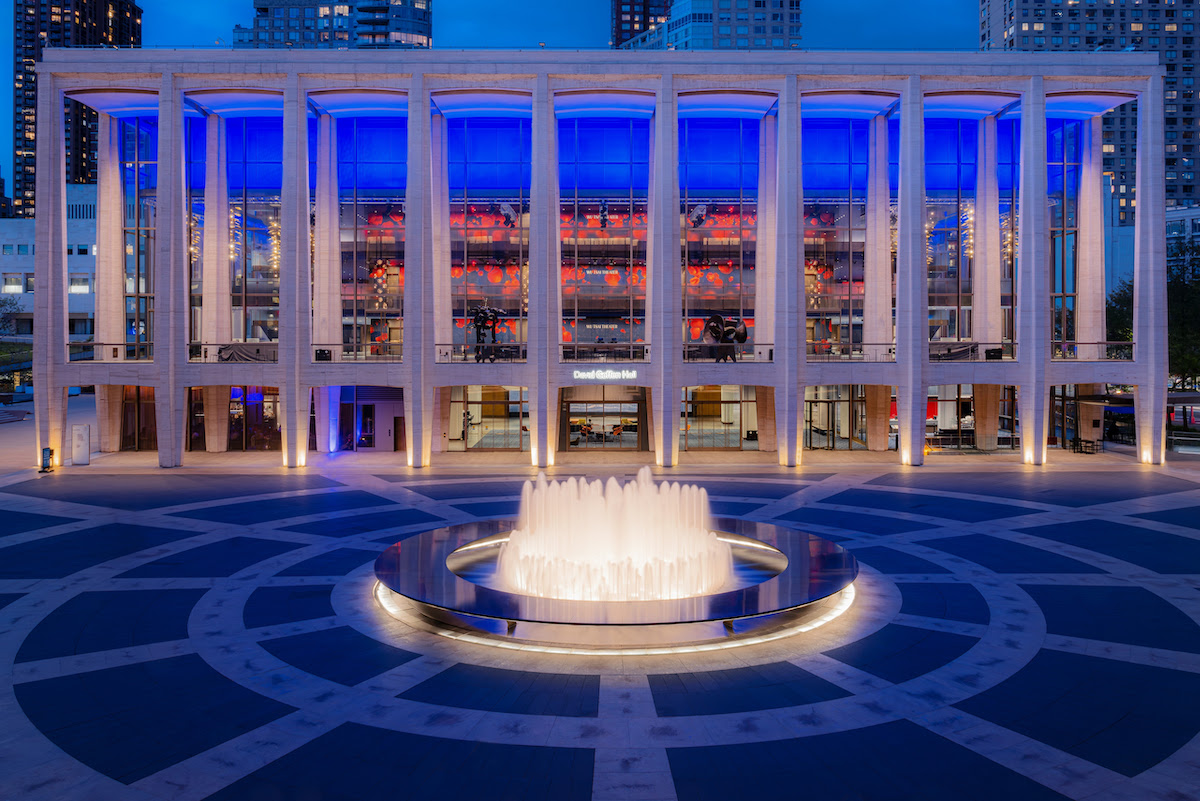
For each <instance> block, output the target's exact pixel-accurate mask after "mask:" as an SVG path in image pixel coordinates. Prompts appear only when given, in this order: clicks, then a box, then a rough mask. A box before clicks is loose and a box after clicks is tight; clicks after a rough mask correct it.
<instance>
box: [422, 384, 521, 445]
mask: <svg viewBox="0 0 1200 801" xmlns="http://www.w3.org/2000/svg"><path fill="white" fill-rule="evenodd" d="M442 392H449V393H450V404H449V406H450V416H449V419H448V420H447V424H446V434H447V436H446V439H447V445H446V450H448V451H467V450H485V451H487V450H491V451H495V450H515V451H528V450H529V442H530V440H529V391H528V390H527V389H526V388H525V387H503V386H463V387H446V388H444V389H443V390H442Z"/></svg>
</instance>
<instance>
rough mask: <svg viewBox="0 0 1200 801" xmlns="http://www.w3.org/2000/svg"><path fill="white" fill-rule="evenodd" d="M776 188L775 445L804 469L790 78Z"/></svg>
mask: <svg viewBox="0 0 1200 801" xmlns="http://www.w3.org/2000/svg"><path fill="white" fill-rule="evenodd" d="M778 142H779V146H778V155H777V157H776V158H777V165H778V177H777V178H776V184H775V231H774V234H775V371H776V384H775V443H776V447H777V448H778V453H779V464H781V465H783V466H784V467H795V466H797V465H799V464H800V460H801V450H802V447H803V446H802V443H801V440H800V428H801V424H802V423H803V421H804V365H805V363H806V358H805V353H804V182H803V180H802V163H803V160H802V158H801V150H800V87H799V86H798V85H797V83H796V76H794V75H786V76H784V79H783V91H782V92H781V93H780V96H779V136H778Z"/></svg>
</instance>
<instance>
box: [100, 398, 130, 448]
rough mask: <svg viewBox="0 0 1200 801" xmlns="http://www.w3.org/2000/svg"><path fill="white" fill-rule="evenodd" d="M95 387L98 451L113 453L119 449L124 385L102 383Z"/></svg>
mask: <svg viewBox="0 0 1200 801" xmlns="http://www.w3.org/2000/svg"><path fill="white" fill-rule="evenodd" d="M95 389H96V427H97V428H98V429H99V434H100V452H101V453H115V452H117V451H119V450H121V402H122V397H123V393H124V387H122V386H121V385H119V384H102V385H99V386H97V387H96V388H95Z"/></svg>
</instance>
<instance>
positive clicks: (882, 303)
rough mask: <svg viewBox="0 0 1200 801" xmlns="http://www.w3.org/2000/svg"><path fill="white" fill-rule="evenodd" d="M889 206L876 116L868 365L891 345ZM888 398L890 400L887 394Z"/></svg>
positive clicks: (882, 126) (870, 161)
mask: <svg viewBox="0 0 1200 801" xmlns="http://www.w3.org/2000/svg"><path fill="white" fill-rule="evenodd" d="M891 206H892V190H891V186H890V182H889V181H888V121H887V117H886V116H885V115H883V114H880V115H878V116H876V117H875V118H874V119H872V120H871V122H870V129H869V134H868V139H867V220H866V222H867V241H866V250H865V253H864V254H863V283H864V291H863V333H862V337H863V358H864V359H865V360H866V361H868V362H879V361H885V360H886V359H887V355H888V350H889V348H890V346H891V344H892V343H893V342H894V341H895V339H894V331H893V325H892V208H891ZM888 394H889V398H890V395H891V391H890V390H889V391H888ZM868 397H870V396H869V395H868ZM889 403H890V400H889ZM880 450H885V448H880Z"/></svg>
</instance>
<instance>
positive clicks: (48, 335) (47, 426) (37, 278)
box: [31, 72, 67, 465]
mask: <svg viewBox="0 0 1200 801" xmlns="http://www.w3.org/2000/svg"><path fill="white" fill-rule="evenodd" d="M37 119H38V132H39V136H38V138H37V163H38V171H37V179H36V184H35V186H36V192H37V222H36V223H35V227H34V240H35V247H34V250H35V251H36V253H35V255H34V287H35V289H36V292H35V294H34V296H33V317H34V330H35V331H37V332H38V336H36V337H34V338H33V366H34V370H33V392H34V394H33V409H34V416H35V418H36V422H37V437H36V439H35V451H34V453H33V454H31V456H32V457H33V462H32V463H33V464H34V465H39V464H41V457H42V448H53V449H54V464H55V465H61V464H62V463H63V459H64V458H65V457H64V454H63V445H64V442H63V431H64V430H65V428H66V423H67V388H66V387H64V386H60V385H59V383H58V370H59V367H60V365H62V364H63V363H64V362H65V360H66V351H67V287H66V283H67V259H66V236H67V234H66V219H67V207H66V171H65V162H64V153H63V133H62V131H63V96H62V91H61V90H60V89H59V88H58V83H57V81H55V80H54V76H53V75H52V74H50V73H48V72H47V73H45V74H43V75H42V76H41V78H40V80H38V97H37Z"/></svg>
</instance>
